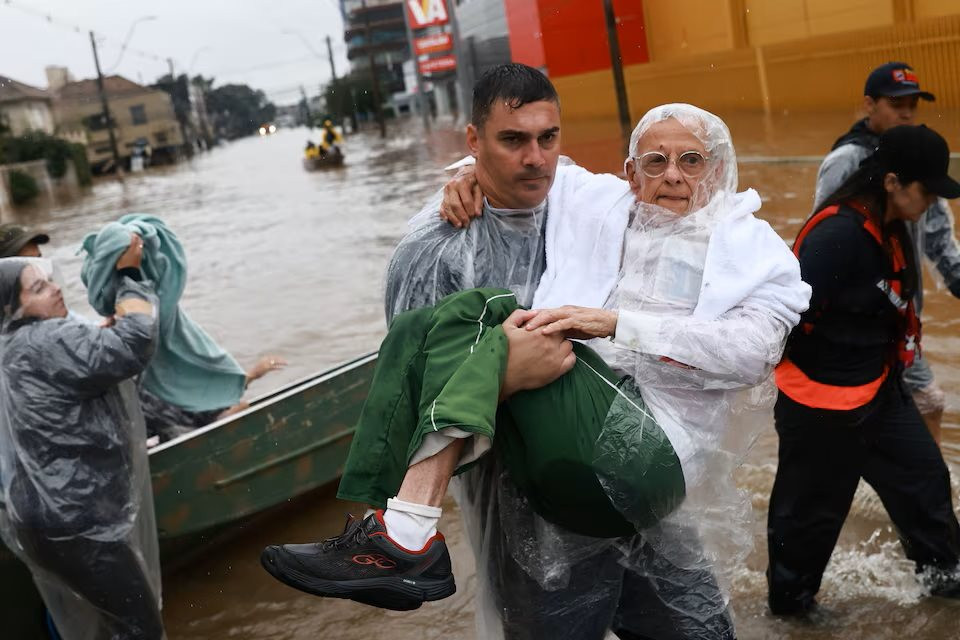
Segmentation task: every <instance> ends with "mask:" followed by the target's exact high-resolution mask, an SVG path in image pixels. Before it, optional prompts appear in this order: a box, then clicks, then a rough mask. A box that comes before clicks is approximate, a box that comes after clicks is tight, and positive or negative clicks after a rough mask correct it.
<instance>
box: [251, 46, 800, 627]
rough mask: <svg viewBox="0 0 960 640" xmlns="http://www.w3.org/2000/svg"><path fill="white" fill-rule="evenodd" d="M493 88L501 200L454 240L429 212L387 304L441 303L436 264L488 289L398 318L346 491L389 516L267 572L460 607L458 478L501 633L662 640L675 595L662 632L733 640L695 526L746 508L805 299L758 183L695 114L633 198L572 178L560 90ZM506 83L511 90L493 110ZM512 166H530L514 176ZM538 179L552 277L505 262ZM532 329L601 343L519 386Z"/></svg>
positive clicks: (650, 166) (636, 170) (486, 159)
mask: <svg viewBox="0 0 960 640" xmlns="http://www.w3.org/2000/svg"><path fill="white" fill-rule="evenodd" d="M508 66H510V65H508ZM513 66H514V67H519V66H522V65H513ZM531 71H532V70H531ZM492 73H494V74H496V73H497V70H494V71H493V72H492ZM499 73H500V74H501V75H510V74H511V73H519V74H521V75H522V74H523V73H524V71H523V70H519V71H518V70H516V69H514V70H512V71H511V70H507V71H503V70H501V71H500V72H499ZM533 73H537V72H535V71H534V72H533ZM489 76H490V74H487V76H485V77H484V79H481V81H480V82H479V83H478V85H477V88H476V89H475V97H474V117H473V123H472V124H471V125H470V127H468V133H467V138H468V144H469V145H470V147H471V151H472V152H473V154H474V155H475V156H476V158H477V161H476V179H477V182H478V183H479V184H480V187H481V189H482V190H483V192H484V193H486V194H489V199H488V201H487V202H485V205H484V206H485V208H484V215H483V217H481V218H478V219H477V220H475V221H474V222H473V224H471V225H470V227H469V228H468V229H464V230H459V231H458V230H451V231H439V230H438V227H437V225H438V224H442V223H439V222H438V221H437V220H436V219H435V217H434V216H435V215H436V210H437V208H436V206H435V205H430V206H428V207H427V209H425V213H427V214H428V215H427V216H421V217H420V220H419V226H417V227H416V228H415V229H414V231H413V232H411V234H410V235H408V237H407V238H406V239H405V240H404V241H403V242H402V243H401V246H400V247H399V248H398V250H397V253H396V254H395V257H394V263H393V264H392V265H391V269H390V273H389V275H388V298H389V296H391V295H392V296H393V300H394V301H397V300H399V301H400V304H399V305H396V306H394V307H393V308H391V305H390V302H391V301H390V299H388V314H390V313H391V312H392V311H399V310H403V308H404V303H403V300H404V298H409V297H416V296H421V297H422V296H423V290H424V288H425V287H424V281H423V274H424V273H426V272H427V271H428V267H427V265H428V264H429V261H428V260H425V258H424V256H430V260H433V263H434V273H437V272H440V271H444V272H447V273H448V274H453V275H452V276H450V277H448V278H446V279H447V280H453V281H457V282H459V283H460V284H466V285H468V286H482V287H484V288H479V289H469V290H465V291H462V292H460V293H453V294H452V295H447V296H446V297H443V296H442V295H436V296H435V297H434V299H433V300H432V301H428V302H435V301H436V300H437V299H438V298H441V297H442V299H441V300H439V302H437V303H436V304H435V305H433V306H426V307H422V308H419V309H415V310H412V311H409V312H407V313H401V314H400V315H397V316H396V318H395V319H394V320H393V322H392V324H391V328H390V333H389V334H388V336H387V338H386V340H385V341H384V343H383V345H382V347H381V352H380V361H379V364H378V368H377V371H376V373H375V377H374V383H373V388H372V391H371V394H370V396H369V398H368V400H367V403H366V405H365V407H364V410H363V414H362V416H361V419H360V423H359V426H358V430H357V434H356V436H355V439H354V444H353V447H352V449H351V455H350V458H349V459H348V463H347V467H346V469H345V473H344V477H343V480H342V482H341V486H340V493H339V496H340V497H341V498H345V499H351V500H357V501H362V502H366V503H369V504H372V505H377V506H381V507H382V506H383V505H384V504H386V506H387V510H386V511H376V512H373V513H370V514H369V515H368V516H367V517H366V518H365V519H364V520H362V521H356V522H354V523H352V524H351V525H349V526H348V528H347V531H346V532H345V533H344V534H343V535H342V536H339V537H337V538H332V539H330V540H327V541H324V542H323V543H321V544H317V545H284V546H275V547H268V548H267V549H266V550H265V551H264V554H263V556H262V562H263V564H264V566H265V568H267V570H268V571H270V572H271V573H272V574H273V575H274V576H275V577H277V578H278V579H280V580H282V581H284V582H285V583H287V584H289V585H291V586H293V587H295V588H298V589H301V590H303V591H307V592H309V593H314V594H316V595H323V596H329V597H341V598H350V599H353V600H355V601H358V602H363V603H366V604H372V605H376V606H381V607H385V608H391V609H400V610H403V609H413V608H416V607H419V606H420V605H421V604H422V602H424V601H429V600H437V599H440V598H443V597H446V596H449V595H450V594H452V593H453V592H454V590H455V586H454V579H453V576H452V573H451V569H450V559H449V555H448V553H447V550H446V545H445V543H444V540H443V536H442V535H441V534H439V533H436V524H437V519H438V517H439V511H440V510H439V500H440V498H442V496H443V493H444V491H445V488H446V483H447V482H448V481H449V476H450V474H451V473H452V472H456V473H461V474H462V476H463V483H462V484H463V488H462V492H461V495H460V496H459V497H460V502H461V508H462V509H463V510H464V512H465V515H466V516H467V517H468V518H471V517H472V518H473V520H472V521H471V523H472V525H474V526H472V527H471V536H472V537H473V538H474V546H475V550H478V556H479V557H478V568H479V569H478V570H479V571H480V573H481V575H482V576H485V573H484V572H486V571H490V572H491V575H489V576H486V578H487V579H488V580H489V581H490V582H491V583H493V585H494V586H493V589H492V590H493V592H494V593H493V605H494V606H493V607H492V610H493V611H495V613H494V614H493V615H494V616H499V622H501V623H502V630H503V635H504V636H505V637H509V638H514V637H516V638H521V637H524V638H526V637H545V636H547V635H548V634H549V635H554V636H558V637H570V638H574V637H575V638H594V637H596V638H602V637H603V634H604V633H606V630H607V629H613V630H614V631H615V633H617V635H618V636H619V637H621V638H641V637H645V636H644V635H643V634H644V630H647V631H649V630H651V627H650V626H649V624H648V622H649V621H648V620H645V619H644V612H643V611H642V609H643V608H644V606H645V605H646V604H647V603H649V602H652V601H653V600H656V599H657V598H659V599H660V600H661V601H662V604H664V605H666V606H667V607H668V608H669V607H673V608H675V609H686V610H685V611H684V612H683V615H682V616H680V617H678V618H673V619H672V620H671V623H668V624H666V625H663V621H661V625H663V628H664V629H667V628H668V627H669V629H668V632H669V633H671V634H674V635H671V636H670V637H685V638H690V637H710V638H725V637H733V628H732V624H731V623H730V621H729V617H728V614H727V613H726V601H725V599H724V598H723V597H722V596H721V595H720V594H719V590H718V588H717V585H716V584H715V582H714V581H713V579H712V574H711V565H712V563H713V562H714V561H715V559H716V554H715V553H714V554H711V553H708V552H706V551H704V549H703V548H702V547H701V546H700V543H699V540H698V533H703V531H704V529H703V527H704V526H706V527H709V526H710V524H711V523H710V520H711V518H712V519H713V524H716V525H717V526H721V525H720V523H719V522H717V518H718V516H717V515H716V513H714V515H712V516H710V515H709V510H710V509H713V510H714V512H716V508H717V507H718V506H721V505H722V504H723V501H724V500H728V501H730V504H734V503H736V502H737V500H738V496H737V495H736V491H735V489H734V488H733V486H732V478H731V477H730V474H731V471H732V468H733V466H734V465H735V464H736V463H737V462H738V461H739V459H740V458H741V456H742V455H743V453H744V452H745V449H746V446H747V445H748V443H749V441H750V439H751V438H750V435H749V432H750V424H747V423H750V422H751V421H752V420H753V419H754V417H755V416H756V415H757V414H760V413H761V412H764V411H766V412H769V409H770V406H771V402H772V399H773V391H772V387H771V384H770V380H769V379H770V373H771V371H772V368H773V366H774V365H775V364H776V363H777V362H778V361H779V359H780V355H781V353H782V349H783V344H784V341H785V339H786V336H787V335H788V334H789V332H790V330H791V329H792V327H793V326H794V325H795V324H796V322H797V320H798V318H799V314H800V313H801V312H802V311H804V310H805V309H806V305H807V301H808V298H809V288H808V287H806V285H804V284H803V283H802V282H801V281H800V276H799V268H798V265H797V262H796V259H795V258H794V257H793V256H792V255H791V254H790V252H789V250H788V249H787V248H786V246H785V245H784V243H783V242H782V241H781V240H780V239H779V237H778V236H777V235H776V234H775V233H774V232H773V230H772V229H771V228H770V227H769V225H767V224H766V223H764V222H762V221H760V220H758V219H757V218H755V217H754V216H753V213H754V212H755V211H756V210H757V209H759V206H760V199H759V196H757V194H756V192H754V191H752V190H748V191H746V192H744V193H737V192H736V187H737V167H736V156H735V152H734V149H733V145H732V141H731V139H730V134H729V132H728V130H727V128H726V126H725V125H724V124H723V122H722V121H721V120H720V119H719V118H717V117H716V116H713V115H712V114H709V113H707V112H705V111H703V110H701V109H697V108H696V107H692V106H690V105H664V106H662V107H658V108H656V109H653V110H651V111H650V112H648V113H647V114H646V115H645V116H644V118H643V119H642V120H641V121H640V123H639V124H638V126H637V128H636V130H635V131H634V134H633V136H632V139H631V144H630V150H631V155H630V157H629V158H628V159H627V161H626V163H625V170H626V174H627V178H628V182H627V183H625V182H623V181H621V180H619V179H617V178H614V177H612V176H594V175H592V174H589V172H586V171H584V170H583V169H580V168H579V167H574V166H561V167H559V168H557V167H556V165H555V163H556V161H557V158H558V156H559V109H558V105H557V100H556V96H555V94H552V95H551V94H550V93H546V95H544V96H540V97H530V95H528V93H524V92H522V91H517V92H513V93H510V92H509V91H508V92H505V93H504V92H503V91H502V90H501V89H502V88H503V86H502V84H500V85H497V81H498V78H496V77H494V78H493V80H491V78H490V77H489ZM485 82H486V84H485ZM544 82H546V81H545V79H544ZM489 84H493V85H494V86H493V93H494V94H496V95H493V96H492V97H491V98H489V100H488V101H486V103H485V101H484V91H485V90H489V87H488V86H487V85H489ZM547 84H548V83H547ZM550 89H552V87H550ZM497 91H500V93H499V94H497ZM484 108H486V112H484ZM525 129H526V130H527V131H529V133H526V134H525V133H524V130H525ZM551 135H552V136H555V138H556V140H554V138H553V137H550V136H551ZM511 136H512V137H511ZM554 143H555V144H554ZM531 149H533V150H532V151H531ZM498 154H499V155H500V156H501V157H500V158H498ZM511 157H517V158H519V161H518V163H517V164H518V167H519V168H518V172H517V174H516V175H514V176H510V175H504V174H506V173H507V172H508V171H509V163H507V162H504V161H503V160H504V159H507V158H511ZM498 160H499V161H498ZM504 167H507V168H506V169H505V168H504ZM554 173H556V176H555V179H554ZM511 178H515V179H513V180H511ZM538 180H542V181H543V182H544V183H545V184H543V185H542V186H543V187H544V190H545V191H546V190H549V195H547V198H546V202H543V195H544V194H542V193H541V194H539V197H540V201H538V202H528V203H526V204H527V206H526V207H525V211H524V213H526V214H528V215H526V216H525V219H527V220H532V221H533V224H532V226H531V229H532V230H533V233H535V234H536V238H537V239H542V242H543V245H544V247H545V249H544V253H545V268H543V271H542V272H541V273H536V265H537V263H538V261H537V260H536V259H533V260H526V261H524V260H523V256H520V255H518V254H517V252H514V253H512V254H510V253H508V254H505V255H497V254H496V251H497V249H496V245H497V242H496V238H497V234H500V236H499V237H501V238H502V237H507V234H509V233H515V232H516V229H517V227H518V225H519V224H521V221H522V220H523V219H524V217H521V216H517V217H516V218H512V217H511V211H513V212H517V211H521V210H523V209H524V207H523V206H522V205H523V204H524V203H523V197H518V198H515V199H514V201H513V202H510V201H509V199H508V198H504V195H505V194H506V195H510V193H511V189H512V190H513V192H514V194H516V193H519V194H521V196H523V195H527V196H529V195H530V194H531V193H532V194H534V195H537V194H538V192H537V187H536V181H538ZM493 198H496V199H497V202H494V201H493ZM528 199H529V197H528ZM511 204H512V205H513V206H512V207H511V206H510V205H511ZM518 204H519V205H521V206H518ZM503 205H507V206H503ZM531 205H532V206H531ZM431 213H432V215H430V214H431ZM544 218H545V219H546V223H545V225H544V224H543V220H544ZM491 228H494V229H495V230H494V231H491ZM491 237H493V238H494V240H493V241H491V240H490V238H491ZM535 251H536V250H534V253H535ZM411 256H413V257H412V258H411ZM457 261H459V264H458V263H457ZM482 261H487V262H488V263H489V262H497V261H499V262H501V263H510V264H520V263H525V264H527V265H530V266H529V268H528V269H526V270H524V269H517V270H514V272H513V273H509V274H507V275H505V276H504V277H505V278H506V279H503V280H502V281H500V282H489V281H488V282H484V281H482V280H481V281H479V282H478V281H477V278H471V277H470V274H475V273H478V271H479V268H480V267H481V266H482V264H481V262H482ZM411 264H417V265H418V266H417V268H410V265H411ZM398 267H399V268H398ZM524 271H526V273H524ZM531 274H534V277H532V278H531V277H530V275H531ZM538 276H539V277H538ZM440 279H441V278H437V280H440ZM531 281H532V282H533V283H534V286H533V287H532V290H533V291H531V288H530V287H527V286H526V285H527V284H529V283H530V282H531ZM494 285H499V286H500V287H502V286H507V287H509V288H505V289H504V288H496V287H494ZM426 288H427V290H428V292H427V297H429V286H427V287H426ZM414 289H416V290H417V293H414V292H413V290H414ZM404 290H407V291H408V293H406V294H405V293H404ZM441 291H442V289H441V288H440V287H437V288H436V290H435V292H436V293H441ZM531 292H532V293H533V295H532V298H531V296H530V293H531ZM447 293H452V292H450V291H442V294H447ZM531 303H532V306H533V307H534V310H532V311H526V310H524V309H522V308H521V307H522V305H529V304H531ZM524 334H526V335H538V334H539V335H540V336H544V337H549V338H554V339H559V338H571V339H576V340H590V342H589V346H588V345H586V344H582V343H580V342H577V343H573V344H572V346H571V347H568V348H569V349H570V355H569V357H565V358H564V359H563V360H564V362H563V364H562V368H563V369H565V370H566V372H565V373H563V375H561V376H559V377H557V378H556V379H555V380H553V381H550V380H547V381H546V382H549V384H540V385H530V384H529V383H528V382H524V381H523V380H524V375H526V377H527V380H529V378H530V375H529V372H523V373H522V374H520V375H519V376H518V375H517V373H516V372H515V371H511V366H515V365H512V364H511V359H513V358H514V353H513V349H514V344H516V343H517V341H518V340H523V339H525V338H524ZM565 344H569V343H565ZM518 381H519V382H518ZM757 385H760V386H759V387H758V386H757ZM491 448H493V449H495V451H496V455H495V456H486V459H489V458H491V457H492V458H495V459H496V460H497V462H496V465H502V469H503V472H501V471H500V470H499V469H500V467H498V466H496V465H494V466H492V467H491V465H490V464H485V463H484V458H483V457H482V456H483V454H484V453H486V452H487V451H488V450H489V449H491ZM431 459H432V460H437V459H445V460H449V461H451V463H450V464H449V466H448V468H447V469H446V472H445V473H444V469H443V467H442V465H441V466H436V467H434V468H435V469H439V470H440V471H439V472H438V473H436V474H435V475H434V477H433V478H427V479H426V482H425V480H424V478H425V476H424V475H423V474H419V475H416V474H415V475H414V477H415V480H411V474H409V473H407V472H406V470H407V468H408V467H409V468H411V469H412V468H414V467H416V465H418V464H421V463H423V462H424V461H427V460H431ZM471 467H476V468H475V469H471ZM504 477H508V478H509V481H508V482H506V483H504V482H503V480H504ZM411 483H413V484H414V485H416V484H420V485H422V484H425V483H426V484H431V483H432V485H433V487H434V489H437V488H440V490H434V491H432V492H431V495H433V496H435V499H434V500H433V501H432V502H427V503H421V504H417V503H416V502H413V501H411V500H410V496H413V495H417V489H418V488H422V487H417V486H411ZM491 496H495V497H493V498H491ZM741 506H742V505H741ZM529 507H532V511H533V512H535V514H533V513H531V509H530V508H529ZM398 512H399V513H398ZM397 515H400V518H396V516H397ZM731 515H732V516H733V517H736V515H737V514H736V513H734V514H730V513H727V514H725V516H724V517H725V518H729V517H731ZM705 516H706V517H705ZM391 523H397V524H391ZM694 523H699V529H700V530H699V532H698V526H695V525H694ZM638 531H643V532H644V534H643V536H642V538H641V537H639V536H638V535H637V532H638ZM497 554H500V558H499V559H503V558H504V557H506V556H510V562H509V563H508V564H506V565H504V564H502V563H499V562H498V559H497ZM358 558H359V560H358ZM678 577H679V578H680V579H678ZM670 583H672V585H673V586H672V587H671V586H670ZM497 622H498V620H496V619H494V620H493V622H492V623H491V627H492V629H488V630H487V631H488V632H490V631H495V630H496V627H497ZM488 635H489V634H488ZM488 635H485V636H484V637H488ZM658 637H659V636H658Z"/></svg>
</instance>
